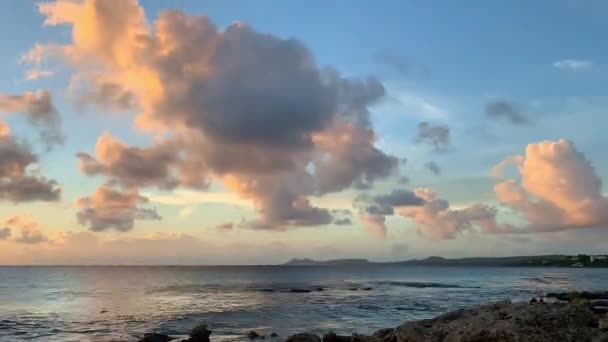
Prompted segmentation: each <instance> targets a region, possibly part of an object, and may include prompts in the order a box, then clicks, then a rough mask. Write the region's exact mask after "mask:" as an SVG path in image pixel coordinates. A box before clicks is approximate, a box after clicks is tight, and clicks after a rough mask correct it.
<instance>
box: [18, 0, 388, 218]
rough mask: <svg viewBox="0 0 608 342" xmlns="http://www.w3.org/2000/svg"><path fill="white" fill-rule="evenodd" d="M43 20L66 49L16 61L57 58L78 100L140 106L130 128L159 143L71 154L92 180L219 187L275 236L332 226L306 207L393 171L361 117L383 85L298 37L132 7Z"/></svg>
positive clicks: (76, 5) (78, 10)
mask: <svg viewBox="0 0 608 342" xmlns="http://www.w3.org/2000/svg"><path fill="white" fill-rule="evenodd" d="M39 10H40V12H41V13H42V14H43V15H44V16H45V25H68V26H69V27H70V30H71V43H70V44H67V45H63V46H57V45H44V44H38V45H36V46H35V47H34V48H33V49H32V51H30V52H29V53H26V54H25V57H24V58H23V60H24V61H25V62H30V63H32V64H34V65H36V64H38V63H41V62H42V61H44V60H45V59H46V58H61V59H62V60H63V61H64V62H65V63H67V64H68V65H69V66H70V67H71V68H72V70H73V72H74V75H73V81H74V82H77V83H78V84H79V85H82V86H79V87H77V88H78V89H84V90H83V91H82V93H81V94H80V96H81V98H80V101H82V103H91V104H94V105H96V106H98V107H101V108H105V109H110V110H112V109H121V110H136V111H137V116H136V118H135V124H136V126H137V127H138V128H140V129H142V130H144V131H147V132H150V133H151V134H154V135H155V136H163V137H166V140H161V141H156V143H155V145H153V146H149V147H144V148H142V147H137V148H136V147H129V146H126V145H124V144H122V143H121V142H119V141H117V140H116V139H113V138H111V137H108V136H102V138H100V142H98V146H97V147H96V154H95V156H91V155H89V154H86V153H81V154H79V157H80V158H81V169H82V170H83V172H85V173H87V174H90V175H96V174H98V175H102V176H105V177H106V178H108V179H109V181H110V182H115V183H117V184H119V185H121V186H124V187H136V188H140V187H159V188H171V187H176V186H183V187H190V188H192V187H198V188H201V187H204V186H206V185H208V183H209V181H220V182H223V183H224V186H225V187H226V188H228V189H230V190H231V191H234V192H236V193H238V194H239V196H241V197H242V198H245V199H247V200H249V201H250V202H251V203H252V204H253V205H254V207H255V208H256V210H257V211H258V212H259V215H260V217H259V218H258V219H256V220H254V221H252V222H250V224H248V225H247V226H249V227H254V228H270V229H278V230H283V229H285V228H287V227H289V226H292V225H305V226H315V225H323V224H328V223H330V222H332V217H331V214H330V213H329V211H328V210H327V209H325V208H318V207H315V206H314V205H312V204H311V201H310V197H312V196H318V195H323V194H326V193H331V192H338V191H342V190H343V189H346V188H349V187H357V188H362V187H369V186H370V185H371V184H372V183H373V182H375V181H376V180H378V179H383V178H386V177H389V176H390V175H392V174H393V173H394V172H395V171H396V169H397V167H398V162H397V159H396V158H395V157H393V156H390V155H388V154H386V153H384V152H383V151H381V150H380V149H378V148H377V147H375V142H376V133H375V131H374V129H373V127H372V125H371V120H370V117H369V116H370V114H369V108H370V107H371V106H373V105H374V104H376V103H378V102H379V101H380V100H381V99H382V98H383V97H384V96H385V89H384V87H383V85H382V83H381V82H380V81H379V80H378V79H376V78H374V77H364V78H358V79H355V78H344V77H342V76H341V75H340V74H339V73H338V72H337V71H336V70H334V69H332V68H331V67H321V66H318V65H317V64H316V62H315V60H314V57H313V56H312V54H311V52H310V51H309V50H308V48H306V46H304V45H303V44H302V43H301V42H300V41H298V40H295V39H281V38H278V37H275V36H273V35H269V34H262V33H259V32H256V31H255V30H254V29H252V28H251V27H249V26H247V25H245V24H242V23H235V24H232V25H230V26H228V27H227V28H226V29H224V30H222V29H218V28H217V27H216V26H215V25H214V24H213V23H212V22H211V21H210V20H209V18H207V17H206V16H192V15H188V14H185V13H183V12H180V11H165V12H162V13H161V14H160V15H159V17H158V18H157V19H156V20H155V21H154V23H153V25H152V27H153V29H152V27H151V26H149V25H148V24H147V22H146V18H145V14H144V12H143V9H142V8H141V7H140V6H138V5H137V2H136V1H122V0H120V1H119V0H109V1H106V0H103V1H102V0H86V1H82V2H72V1H66V0H58V1H53V2H48V3H43V4H40V5H39ZM332 139H337V141H339V142H340V143H339V144H337V143H335V142H334V141H332ZM166 149H167V150H170V151H171V152H172V153H168V152H166ZM104 151H112V153H111V154H110V153H108V154H107V155H105V156H104V155H103V153H102V152H104ZM144 165H145V168H143V166H144ZM142 174H143V176H141V177H140V175H142ZM128 221H130V220H128ZM127 226H128V225H127ZM127 226H125V227H127ZM119 230H120V229H119Z"/></svg>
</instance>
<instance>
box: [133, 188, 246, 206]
mask: <svg viewBox="0 0 608 342" xmlns="http://www.w3.org/2000/svg"><path fill="white" fill-rule="evenodd" d="M143 196H145V197H147V198H148V199H149V200H150V202H156V203H162V204H166V205H176V206H184V205H189V204H226V205H233V206H239V207H251V202H249V201H247V200H245V199H242V198H240V197H239V196H238V195H237V194H235V193H232V192H209V191H197V190H188V189H177V190H174V191H173V192H171V193H164V192H161V193H153V192H144V193H143Z"/></svg>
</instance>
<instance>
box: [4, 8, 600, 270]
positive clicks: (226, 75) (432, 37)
mask: <svg viewBox="0 0 608 342" xmlns="http://www.w3.org/2000/svg"><path fill="white" fill-rule="evenodd" d="M606 10H608V4H606V3H605V2H603V1H586V2H580V1H573V0H561V1H534V2H530V1H511V2H499V1H481V0H480V1H471V2H468V3H467V6H462V4H459V5H457V4H455V3H451V2H448V1H425V2H420V1H396V0H395V1H393V0H388V1H383V2H381V3H377V2H372V1H360V0H357V1H348V2H347V1H337V2H331V3H328V2H322V1H307V2H298V1H281V2H269V1H266V2H264V1H257V2H255V1H244V0H239V1H236V0H224V1H187V0H174V1H160V0H158V1H153V0H147V1H144V0H141V1H139V2H138V1H135V0H55V1H42V2H31V1H22V0H7V1H2V2H0V25H1V26H0V29H1V30H2V32H3V33H4V34H3V39H2V44H0V74H1V75H3V77H2V78H1V79H0V264H268V263H270V264H272V263H280V262H284V261H286V260H288V259H290V258H293V257H307V258H313V259H320V260H326V259H333V258H367V259H371V260H377V261H385V260H402V259H409V258H421V257H427V256H431V255H441V256H445V257H465V256H506V255H528V254H545V253H547V254H549V253H567V254H578V253H589V254H603V253H606V252H607V251H608V242H606V241H608V239H607V238H608V236H607V233H606V228H608V197H607V194H606V191H605V190H604V188H603V187H602V182H603V181H604V180H606V179H607V178H608V155H606V154H605V153H604V147H605V146H606V144H607V143H608V136H607V135H606V134H605V127H608V117H607V116H606V114H605V112H606V108H608V98H607V97H606V96H605V85H606V80H608V64H607V61H608V45H606V44H602V42H603V41H604V39H603V35H602V34H603V32H606V29H608V27H607V26H608V23H606V21H605V18H604V17H605V15H604V13H606Z"/></svg>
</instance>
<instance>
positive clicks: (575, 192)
mask: <svg viewBox="0 0 608 342" xmlns="http://www.w3.org/2000/svg"><path fill="white" fill-rule="evenodd" d="M518 160H519V165H518V172H519V175H520V179H519V180H516V179H507V180H504V181H502V182H501V183H499V184H497V185H496V187H495V189H494V190H495V192H496V196H497V198H498V200H499V201H500V202H501V203H502V204H504V205H505V206H508V207H510V208H512V209H513V210H514V211H516V212H517V213H519V214H520V215H522V216H523V217H524V218H525V219H526V220H527V221H528V226H527V227H525V229H526V230H529V231H553V230H564V229H569V228H577V227H581V228H582V227H593V226H600V225H606V224H608V198H607V197H605V196H604V195H603V193H602V182H601V180H600V178H599V177H598V175H597V174H596V172H595V169H594V168H593V166H592V165H591V163H590V162H589V161H588V160H587V158H586V157H585V156H584V155H583V154H582V153H581V152H579V151H577V150H576V147H575V146H574V144H573V143H572V142H570V141H568V140H564V139H561V140H558V141H543V142H539V143H534V144H529V145H528V146H527V147H526V151H525V154H524V155H523V156H520V157H519V158H518Z"/></svg>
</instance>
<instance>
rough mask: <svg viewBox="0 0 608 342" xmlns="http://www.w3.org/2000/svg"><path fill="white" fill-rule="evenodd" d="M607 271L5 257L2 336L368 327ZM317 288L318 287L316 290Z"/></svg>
mask: <svg viewBox="0 0 608 342" xmlns="http://www.w3.org/2000/svg"><path fill="white" fill-rule="evenodd" d="M606 284H608V269H575V268H490V267H416V266H405V267H404V266H401V267H399V266H375V267H316V266H311V267H308V266H305V267H297V266H295V267H294V266H250V267H249V266H238V267H236V266H235V267H225V266H221V267H219V266H218V267H185V266H175V267H164V266H159V267H148V266H146V267H111V266H109V267H0V341H22V340H27V341H32V340H33V341H136V340H137V336H140V335H142V334H143V333H145V332H161V333H166V334H171V335H178V336H179V335H186V334H187V333H188V331H189V330H190V329H191V328H192V327H193V326H195V325H197V324H199V323H201V322H208V324H209V325H210V326H211V328H212V330H213V335H212V340H215V341H242V340H245V337H244V334H245V333H246V332H247V331H249V330H256V331H259V332H261V333H267V334H268V333H270V332H276V333H278V334H279V336H281V337H285V336H287V335H288V334H291V333H295V332H299V331H310V332H316V333H324V332H327V331H328V330H334V331H336V332H338V333H345V334H351V333H353V332H358V333H371V332H373V331H375V330H377V329H380V328H385V327H393V326H396V325H398V324H400V323H402V322H403V321H406V320H411V319H421V318H430V317H432V316H435V315H437V314H440V313H443V312H446V311H449V310H453V309H457V308H462V307H467V306H470V305H474V304H479V303H485V302H489V301H498V300H503V299H511V300H514V301H519V300H522V301H523V300H529V299H530V298H531V297H532V296H537V295H540V294H544V293H547V292H551V291H569V290H605V289H606V287H607V285H606ZM308 291H310V292H308Z"/></svg>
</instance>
